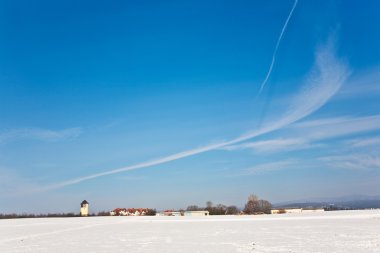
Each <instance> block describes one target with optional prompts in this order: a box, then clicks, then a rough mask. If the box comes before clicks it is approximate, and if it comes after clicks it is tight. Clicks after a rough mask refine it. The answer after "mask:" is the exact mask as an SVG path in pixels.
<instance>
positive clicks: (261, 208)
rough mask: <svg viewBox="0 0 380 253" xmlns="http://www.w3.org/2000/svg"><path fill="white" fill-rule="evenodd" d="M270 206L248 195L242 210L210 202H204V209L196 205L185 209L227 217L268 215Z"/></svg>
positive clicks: (265, 201)
mask: <svg viewBox="0 0 380 253" xmlns="http://www.w3.org/2000/svg"><path fill="white" fill-rule="evenodd" d="M271 209H272V204H271V203H270V202H269V201H267V200H265V199H259V198H258V197H257V196H256V195H250V196H249V197H248V200H247V203H246V204H245V206H244V208H243V210H240V209H239V208H238V207H237V206H234V205H232V206H226V205H223V204H217V205H216V206H214V205H213V203H212V202H211V201H207V202H206V207H198V206H197V205H190V206H188V207H187V208H186V210H187V211H209V213H210V215H228V214H239V213H244V214H264V213H266V214H270V210H271Z"/></svg>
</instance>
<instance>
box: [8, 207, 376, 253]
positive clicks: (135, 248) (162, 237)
mask: <svg viewBox="0 0 380 253" xmlns="http://www.w3.org/2000/svg"><path fill="white" fill-rule="evenodd" d="M0 252H49V253H51V252H54V253H58V252H65V253H66V252H86V253H87V252H113V253H114V252H342V253H343V252H344V253H346V252H380V210H366V211H337V212H324V213H310V214H282V215H261V216H210V217H88V218H40V219H14V220H0Z"/></svg>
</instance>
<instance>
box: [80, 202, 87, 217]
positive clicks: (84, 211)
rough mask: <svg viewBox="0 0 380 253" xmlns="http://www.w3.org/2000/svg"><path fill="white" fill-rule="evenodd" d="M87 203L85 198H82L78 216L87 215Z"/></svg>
mask: <svg viewBox="0 0 380 253" xmlns="http://www.w3.org/2000/svg"><path fill="white" fill-rule="evenodd" d="M88 205H89V203H88V202H87V200H83V201H82V203H81V204H80V216H88V212H89V206H88Z"/></svg>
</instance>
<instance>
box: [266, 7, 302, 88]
mask: <svg viewBox="0 0 380 253" xmlns="http://www.w3.org/2000/svg"><path fill="white" fill-rule="evenodd" d="M297 3H298V0H295V1H294V4H293V7H292V9H291V11H290V13H289V15H288V18H287V19H286V21H285V24H284V26H283V27H282V30H281V33H280V36H279V37H278V39H277V43H276V47H275V48H274V51H273V55H272V62H271V64H270V66H269V70H268V73H267V75H266V77H265V79H264V81H263V82H262V83H261V85H260V91H259V95H260V94H261V92H262V91H263V89H264V86H265V85H266V83H267V82H268V79H269V77H270V75H271V73H272V69H273V66H274V64H275V62H276V55H277V50H278V47H279V46H280V43H281V40H282V36H284V33H285V30H286V27H287V26H288V23H289V20H290V18H291V17H292V15H293V11H294V9H295V8H296V6H297Z"/></svg>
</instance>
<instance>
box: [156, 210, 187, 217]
mask: <svg viewBox="0 0 380 253" xmlns="http://www.w3.org/2000/svg"><path fill="white" fill-rule="evenodd" d="M156 216H182V213H181V212H178V211H174V210H166V211H163V212H159V213H156Z"/></svg>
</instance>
